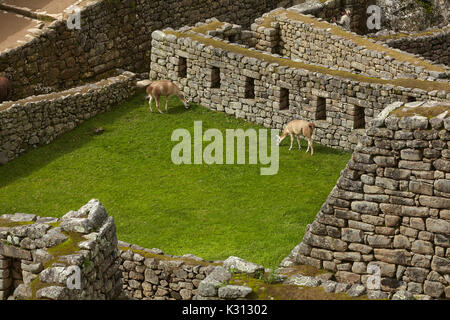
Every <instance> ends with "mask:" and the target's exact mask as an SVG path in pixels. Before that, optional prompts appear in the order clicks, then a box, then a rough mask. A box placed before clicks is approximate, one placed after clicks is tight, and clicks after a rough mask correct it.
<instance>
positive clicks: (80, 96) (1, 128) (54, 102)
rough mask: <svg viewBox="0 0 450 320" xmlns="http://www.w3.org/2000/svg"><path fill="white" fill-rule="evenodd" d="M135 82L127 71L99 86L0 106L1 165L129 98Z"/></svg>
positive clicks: (88, 85) (103, 81) (87, 86)
mask: <svg viewBox="0 0 450 320" xmlns="http://www.w3.org/2000/svg"><path fill="white" fill-rule="evenodd" d="M135 82H136V79H135V75H134V74H133V73H131V72H123V73H122V74H121V75H119V76H116V77H111V78H108V79H104V80H102V81H100V82H97V83H93V84H86V85H83V86H80V87H76V88H72V89H69V90H65V91H61V92H58V93H51V94H47V95H40V96H31V97H28V98H25V99H23V100H18V101H15V102H5V103H3V104H0V163H3V164H4V163H6V162H8V161H11V160H12V159H14V158H16V157H17V156H18V155H19V154H21V153H23V152H25V151H26V150H28V149H29V148H32V147H37V146H39V145H43V144H48V143H50V142H51V141H53V140H54V139H55V138H56V137H57V136H59V135H61V134H63V133H64V132H67V131H69V130H72V129H74V128H75V127H77V126H78V125H79V124H80V123H82V122H83V121H85V120H87V119H89V118H92V117H93V116H95V115H96V114H98V113H101V112H105V111H107V110H109V109H110V108H111V107H112V106H114V105H116V104H118V103H120V102H122V101H124V100H126V99H128V98H129V97H131V96H132V95H133V94H134V92H135Z"/></svg>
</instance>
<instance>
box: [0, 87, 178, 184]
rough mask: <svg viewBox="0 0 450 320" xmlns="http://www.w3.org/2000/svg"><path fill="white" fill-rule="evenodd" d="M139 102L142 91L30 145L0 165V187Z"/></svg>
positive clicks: (77, 144) (75, 146) (89, 135)
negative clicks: (35, 145)
mask: <svg viewBox="0 0 450 320" xmlns="http://www.w3.org/2000/svg"><path fill="white" fill-rule="evenodd" d="M142 102H143V94H141V93H139V94H136V95H135V96H133V97H132V98H131V99H130V100H128V101H125V102H121V103H119V104H116V105H114V106H112V107H111V109H110V110H109V111H107V112H103V113H99V114H97V115H96V116H95V117H93V118H91V119H88V120H86V121H84V122H83V123H81V124H80V125H78V127H76V128H75V129H73V130H71V131H68V132H65V133H63V134H62V135H60V136H58V137H56V138H55V139H54V140H53V141H52V142H51V143H49V144H47V145H40V146H39V147H38V148H31V149H29V150H27V151H26V152H25V153H23V154H21V155H20V156H19V157H18V158H16V159H14V160H12V161H11V162H9V163H7V164H6V165H3V166H0V177H1V179H0V189H1V188H2V187H5V186H7V185H9V184H11V183H13V182H14V181H16V180H17V179H20V178H23V177H27V176H29V175H30V174H32V173H33V172H34V171H37V170H39V169H41V168H43V167H45V166H46V165H47V164H49V163H51V162H52V161H54V160H56V159H58V158H59V157H61V156H63V155H65V154H68V153H71V152H73V151H74V150H77V149H79V148H81V147H82V146H84V145H85V144H86V143H88V142H90V141H91V140H92V139H93V138H95V137H96V136H97V135H96V134H95V133H94V129H95V128H96V127H97V125H94V123H98V122H101V125H102V126H107V125H110V124H113V123H114V122H116V121H117V120H119V119H120V118H122V117H124V116H126V115H127V114H128V113H129V112H130V111H132V110H134V109H137V108H141V107H142ZM169 111H170V109H169ZM56 142H59V143H56ZM12 168H14V170H12Z"/></svg>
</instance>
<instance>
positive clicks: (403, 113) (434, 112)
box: [390, 105, 450, 119]
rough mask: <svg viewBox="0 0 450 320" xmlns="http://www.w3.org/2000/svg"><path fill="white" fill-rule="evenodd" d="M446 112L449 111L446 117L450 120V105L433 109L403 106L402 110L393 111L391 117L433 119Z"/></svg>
mask: <svg viewBox="0 0 450 320" xmlns="http://www.w3.org/2000/svg"><path fill="white" fill-rule="evenodd" d="M446 111H447V114H446V115H445V118H449V117H450V105H447V106H433V107H423V106H420V107H414V108H408V107H405V106H403V107H400V108H398V109H395V110H394V111H392V112H391V113H390V115H392V116H395V117H398V118H403V117H412V116H423V117H427V118H428V119H432V118H435V117H437V116H438V115H440V114H442V113H444V112H446Z"/></svg>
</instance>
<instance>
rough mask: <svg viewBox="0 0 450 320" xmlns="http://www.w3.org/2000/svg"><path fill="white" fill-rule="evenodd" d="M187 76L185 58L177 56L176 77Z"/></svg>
mask: <svg viewBox="0 0 450 320" xmlns="http://www.w3.org/2000/svg"><path fill="white" fill-rule="evenodd" d="M186 77H187V59H186V58H184V57H179V58H178V78H186Z"/></svg>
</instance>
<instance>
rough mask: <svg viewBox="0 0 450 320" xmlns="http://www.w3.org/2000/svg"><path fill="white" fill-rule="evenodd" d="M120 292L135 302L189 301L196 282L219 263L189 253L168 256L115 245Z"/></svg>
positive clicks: (196, 285) (138, 247) (151, 250)
mask: <svg viewBox="0 0 450 320" xmlns="http://www.w3.org/2000/svg"><path fill="white" fill-rule="evenodd" d="M119 249H120V270H121V272H122V279H123V286H122V289H123V292H124V294H125V295H126V296H127V297H129V298H130V299H138V300H169V299H170V300H192V298H193V297H194V296H195V295H196V294H197V291H198V287H199V285H200V282H201V281H202V280H203V279H205V278H206V277H207V276H208V275H209V273H211V271H212V270H214V268H215V267H216V266H217V265H218V264H219V263H220V261H217V262H214V261H205V260H203V259H202V258H199V257H196V256H194V255H191V254H186V255H184V256H171V255H167V254H164V253H163V252H162V251H161V250H159V249H146V248H142V247H140V246H137V245H131V244H128V243H125V242H122V241H120V242H119Z"/></svg>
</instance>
